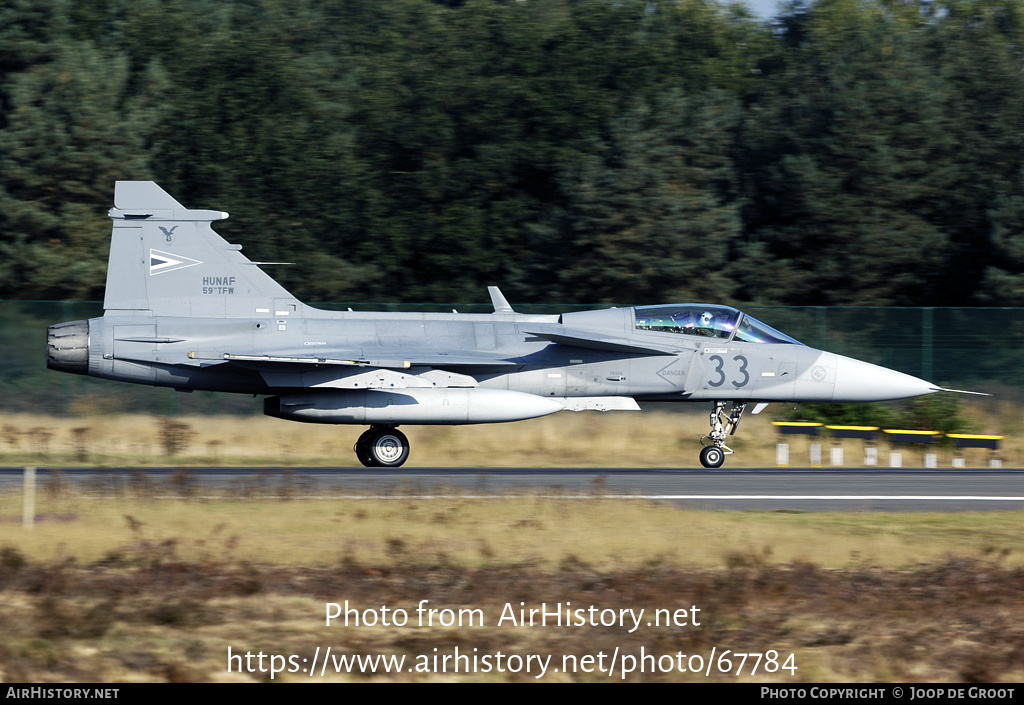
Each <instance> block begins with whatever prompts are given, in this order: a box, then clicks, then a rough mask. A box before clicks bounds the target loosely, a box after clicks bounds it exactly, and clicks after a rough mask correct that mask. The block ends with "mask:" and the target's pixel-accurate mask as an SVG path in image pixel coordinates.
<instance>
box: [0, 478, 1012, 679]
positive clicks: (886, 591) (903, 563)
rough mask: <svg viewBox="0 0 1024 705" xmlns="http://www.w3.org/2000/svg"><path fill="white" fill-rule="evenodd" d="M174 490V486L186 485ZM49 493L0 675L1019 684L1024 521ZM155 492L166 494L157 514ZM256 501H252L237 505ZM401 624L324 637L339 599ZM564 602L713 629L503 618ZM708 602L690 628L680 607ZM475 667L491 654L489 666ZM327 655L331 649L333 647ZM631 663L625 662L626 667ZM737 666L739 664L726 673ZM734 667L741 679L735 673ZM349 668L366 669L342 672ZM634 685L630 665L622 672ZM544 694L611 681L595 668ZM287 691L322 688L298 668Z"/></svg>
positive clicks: (1, 548)
mask: <svg viewBox="0 0 1024 705" xmlns="http://www.w3.org/2000/svg"><path fill="white" fill-rule="evenodd" d="M178 487H180V485H178ZM165 489H166V490H167V491H171V490H173V486H169V487H167V488H160V487H154V486H152V485H149V486H145V485H136V486H133V487H129V488H125V489H123V490H122V491H121V492H120V493H115V494H111V493H110V492H109V491H106V490H105V491H98V490H97V489H96V488H88V487H85V488H82V489H71V488H70V487H68V486H66V485H57V486H50V487H44V488H42V489H41V492H40V494H39V496H38V512H39V515H40V517H41V521H40V522H39V523H37V524H36V526H35V527H34V528H33V529H31V530H24V529H22V528H21V527H20V526H19V524H18V519H19V517H20V509H21V505H20V497H18V496H17V495H16V494H11V495H8V496H3V497H0V624H2V625H3V629H2V630H0V679H2V680H4V681H21V682H26V681H31V682H61V681H89V682H113V681H130V680H172V681H173V680H200V681H225V680H268V679H270V674H269V672H259V671H258V670H256V671H255V672H250V673H238V672H237V671H238V667H239V666H240V663H235V666H236V667H235V668H233V669H232V670H231V671H230V672H229V670H228V665H229V662H228V659H227V654H228V648H229V647H230V648H231V649H232V651H233V653H235V654H238V653H244V652H246V651H248V652H250V653H252V654H256V653H258V652H260V651H262V652H264V653H266V654H284V655H294V656H296V658H306V659H311V658H313V655H314V654H315V653H317V652H316V649H317V648H318V647H320V648H322V649H323V648H326V647H328V646H330V647H332V649H333V650H334V651H333V653H335V654H338V655H347V656H354V655H371V656H395V657H404V658H406V659H408V660H409V663H414V662H419V661H417V660H418V659H423V658H426V659H427V660H428V663H427V665H426V667H425V670H423V671H422V672H421V671H419V670H415V669H414V670H413V671H412V672H409V671H408V670H403V671H402V672H401V673H393V672H389V671H388V669H387V668H384V667H383V666H381V665H380V664H378V665H376V666H374V667H365V668H361V669H356V671H355V672H348V671H345V672H342V673H336V672H334V670H333V666H332V669H331V670H328V671H327V672H326V673H325V674H324V675H323V676H320V675H317V676H316V680H320V679H323V680H357V681H362V680H387V681H390V680H414V681H422V680H465V679H469V680H502V681H504V680H534V679H535V676H536V675H537V673H536V672H535V671H534V672H531V673H526V672H525V671H524V670H522V669H520V670H518V671H517V672H513V671H511V670H506V671H505V672H497V671H496V670H492V671H490V672H486V673H479V672H478V673H475V674H455V673H453V672H452V671H451V670H450V669H449V670H447V671H445V672H442V673H437V672H436V670H437V669H433V670H432V669H431V668H430V665H429V659H430V658H431V657H432V656H433V655H435V654H441V655H449V656H452V655H453V654H455V653H456V652H455V650H456V648H458V649H459V650H461V653H463V654H465V653H469V652H473V653H476V654H490V655H493V654H497V653H503V654H505V655H506V656H508V655H510V654H519V655H526V654H534V655H538V656H550V657H551V658H552V659H553V663H556V664H561V663H563V659H568V660H569V661H567V662H571V659H573V658H582V657H583V656H586V655H591V656H596V655H598V654H601V653H603V654H605V658H607V657H608V656H609V655H610V654H612V653H613V651H615V650H616V649H618V650H619V651H618V652H617V653H621V654H623V655H626V654H632V655H634V656H635V655H639V654H641V653H642V652H641V650H642V649H643V650H644V652H645V653H648V654H651V653H656V654H658V655H659V656H666V655H667V656H668V659H667V661H664V662H663V665H666V664H669V663H676V662H675V661H673V659H672V658H671V656H672V655H676V654H680V653H682V654H686V655H695V654H696V655H701V656H702V657H708V656H709V655H710V653H711V650H712V648H715V649H716V650H717V651H716V653H718V654H719V655H721V653H722V651H723V650H724V649H728V650H730V651H731V652H732V653H734V654H735V653H767V652H768V651H770V650H774V651H775V652H777V653H778V655H779V658H778V662H779V663H781V662H784V661H785V660H786V659H788V658H789V655H790V654H792V660H791V661H790V663H791V664H792V665H795V666H796V669H795V670H792V671H787V670H782V669H779V670H776V671H774V672H772V673H767V672H765V671H764V669H763V668H762V670H761V671H760V672H758V673H751V672H750V666H751V665H752V663H753V662H752V661H751V663H750V664H747V666H746V669H747V670H745V671H742V672H741V673H739V674H736V673H735V672H731V673H722V672H718V671H716V672H714V673H712V674H711V675H710V676H707V675H704V674H693V673H681V672H679V671H678V670H677V669H675V668H671V669H668V668H666V670H658V669H655V672H653V673H652V672H650V671H648V672H646V673H639V672H631V673H627V674H625V675H623V674H622V673H621V672H617V673H615V674H614V675H613V679H615V680H622V679H624V680H627V681H650V680H661V681H684V680H695V681H703V680H713V681H723V682H729V681H735V680H741V681H744V680H756V681H761V680H770V681H776V682H849V681H882V682H896V681H908V682H922V681H925V682H930V681H935V682H953V681H960V682H965V681H970V682H979V681H980V682H990V681H1016V680H1020V678H1021V677H1022V676H1024V662H1022V660H1021V659H1020V657H1019V655H1020V653H1021V649H1022V648H1024V628H1022V627H1021V626H1020V625H1019V619H1018V615H1019V614H1020V610H1021V608H1024V580H1022V578H1024V568H1022V563H1024V561H1022V559H1021V555H1020V554H1019V551H1018V548H1017V547H1018V544H1019V536H1020V535H1021V530H1022V528H1024V512H991V513H977V514H973V513H972V514H924V513H915V514H880V513H879V514H868V513H858V514H805V513H790V512H768V513H765V512H702V511H685V510H678V509H675V508H673V507H672V506H669V505H663V504H656V503H650V502H642V501H617V500H612V499H605V498H602V497H601V496H600V493H599V492H596V493H595V494H594V495H593V496H591V497H587V498H575V499H570V498H564V499H552V498H540V497H529V496H527V497H514V498H509V499H508V500H505V501H483V500H473V499H469V498H459V497H450V498H447V499H444V500H435V501H426V502H424V501H415V500H413V499H411V498H403V497H401V496H400V495H399V496H395V497H393V498H392V499H390V500H387V501H383V500H374V499H354V498H349V499H333V500H301V499H288V496H289V495H288V493H287V492H285V493H281V492H279V491H277V490H275V489H274V488H273V487H265V488H264V489H263V490H262V494H257V495H254V494H253V493H252V492H251V491H248V492H245V493H232V492H231V491H225V494H224V496H223V497H222V498H220V499H203V500H197V499H190V498H187V497H182V498H167V492H165V491H164V490H165ZM154 494H159V495H160V496H162V497H164V498H162V499H155V498H153V495H154ZM243 494H244V495H246V496H242V495H243ZM346 600H347V601H348V604H349V605H350V606H351V607H352V608H353V609H357V610H358V611H360V613H361V614H363V615H366V614H368V613H367V612H366V610H369V613H372V614H373V615H374V619H378V617H377V616H376V615H379V614H380V613H381V610H382V609H383V608H384V607H385V606H386V607H388V608H389V609H390V610H391V611H392V612H394V610H396V609H401V610H405V611H406V613H407V614H408V615H413V617H412V620H413V622H414V623H412V624H407V625H405V626H402V627H398V626H390V627H384V626H380V625H377V626H374V627H366V626H359V627H356V626H354V625H350V626H347V627H346V626H344V625H343V624H341V623H339V622H335V623H334V624H333V625H332V626H326V625H325V609H326V605H327V603H338V604H345V601H346ZM421 600H428V601H429V602H428V604H429V605H430V606H433V607H436V608H438V609H449V610H451V611H452V614H454V613H455V612H456V611H458V610H472V611H476V612H477V613H478V614H479V615H480V618H481V621H482V622H483V624H482V625H481V624H473V625H472V626H470V625H468V624H462V625H461V626H460V625H459V624H457V623H454V624H448V625H443V624H441V623H440V618H439V623H436V624H433V625H429V626H427V625H424V626H420V625H419V624H417V623H415V614H416V613H415V610H416V607H417V606H418V605H419V604H420V602H421ZM542 603H544V604H546V605H548V606H550V605H555V604H560V605H565V604H566V603H571V604H572V605H576V606H577V607H582V608H588V607H590V606H594V607H595V608H597V609H599V610H602V611H603V610H612V611H613V612H617V611H618V610H623V609H636V610H639V609H644V610H645V614H646V615H648V616H650V615H652V614H654V611H655V610H659V609H660V610H667V611H666V612H664V614H671V613H677V612H678V611H679V610H682V611H683V612H684V613H686V614H689V615H690V616H691V617H695V618H696V619H695V621H700V624H699V625H694V624H685V625H680V624H676V625H672V626H653V627H652V626H647V623H646V622H645V623H644V625H643V626H641V627H640V628H637V629H636V630H635V631H632V632H631V631H630V630H629V629H627V628H620V627H617V626H591V625H586V626H580V627H576V628H572V629H570V628H567V627H558V626H554V625H547V626H534V627H523V626H522V625H518V624H511V623H509V622H508V621H507V620H506V621H505V622H503V623H499V620H500V617H501V616H502V615H504V614H507V610H509V609H513V610H514V611H515V610H519V609H520V608H523V609H531V608H540V607H541V605H542ZM692 608H697V609H698V610H699V615H698V613H695V612H688V610H692ZM474 649H475V650H476V651H475V652H474V651H473V650H474ZM321 653H322V652H321ZM620 663H622V664H624V663H625V662H620ZM723 663H725V662H723ZM729 663H731V664H732V666H731V667H733V668H734V667H735V666H736V665H737V664H738V661H737V662H736V663H733V662H732V661H729ZM349 670H351V669H349ZM620 670H621V669H620ZM543 678H544V680H546V681H576V680H608V679H609V676H608V675H607V674H604V673H599V672H594V671H591V672H589V673H588V672H584V671H583V670H582V669H577V670H575V671H571V672H566V671H565V670H561V671H559V672H558V673H555V672H553V671H549V672H547V673H545V675H544V676H543ZM274 680H286V681H287V680H291V681H295V680H310V677H309V676H308V675H305V674H303V673H301V672H293V673H288V672H287V671H285V672H283V673H277V674H275V678H274Z"/></svg>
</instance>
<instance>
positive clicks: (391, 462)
mask: <svg viewBox="0 0 1024 705" xmlns="http://www.w3.org/2000/svg"><path fill="white" fill-rule="evenodd" d="M367 452H368V453H369V456H370V457H371V458H372V459H373V464H374V466H376V467H380V468H397V467H399V466H400V465H402V464H403V463H405V461H406V459H408V457H409V439H408V438H406V437H405V434H404V433H402V432H401V431H399V430H398V429H395V428H386V429H381V430H379V431H376V432H374V434H373V435H372V436H371V437H370V442H369V443H368V444H367Z"/></svg>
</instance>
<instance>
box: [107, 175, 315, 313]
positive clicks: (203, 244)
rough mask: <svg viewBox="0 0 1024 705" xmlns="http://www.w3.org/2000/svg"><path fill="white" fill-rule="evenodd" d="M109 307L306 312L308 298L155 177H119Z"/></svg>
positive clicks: (215, 215)
mask: <svg viewBox="0 0 1024 705" xmlns="http://www.w3.org/2000/svg"><path fill="white" fill-rule="evenodd" d="M109 216H110V218H111V220H113V221H114V227H113V233H112V235H111V241H110V260H109V263H108V267H107V287H106V295H105V298H104V300H103V308H104V309H105V310H107V311H108V312H117V313H125V314H130V313H131V312H134V311H138V312H143V311H144V312H145V313H146V314H147V315H155V316H204V317H214V318H236V317H250V316H253V315H268V314H269V315H292V316H294V315H300V314H301V311H302V309H303V305H302V304H301V303H300V302H299V301H298V300H297V299H295V297H293V296H292V295H291V294H290V293H288V291H286V290H285V289H284V288H283V287H282V286H281V285H280V284H278V283H277V282H275V281H274V280H273V279H272V278H271V277H270V276H269V275H268V274H266V273H265V272H263V271H262V270H261V269H259V267H257V266H256V263H254V262H251V261H250V260H249V259H248V258H246V257H245V256H244V255H243V254H242V253H241V252H240V250H241V249H242V247H241V245H231V244H228V242H227V241H225V240H224V238H222V237H221V236H220V235H218V234H217V233H216V232H214V230H213V228H212V227H211V225H210V223H212V222H213V221H215V220H223V219H225V218H227V217H228V214H227V213H224V212H221V211H209V210H190V209H188V208H185V207H184V206H183V205H181V204H180V203H178V202H177V201H176V200H175V199H174V198H173V197H171V195H170V194H168V193H167V192H166V191H164V190H163V189H162V188H160V187H159V186H157V185H156V184H155V183H154V182H152V181H118V182H117V183H116V184H115V186H114V207H113V208H111V209H110V212H109Z"/></svg>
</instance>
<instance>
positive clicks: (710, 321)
mask: <svg viewBox="0 0 1024 705" xmlns="http://www.w3.org/2000/svg"><path fill="white" fill-rule="evenodd" d="M714 320H715V316H714V315H713V314H712V313H711V312H710V311H705V312H704V313H702V314H700V320H699V321H698V323H697V325H698V326H699V327H700V328H713V327H714Z"/></svg>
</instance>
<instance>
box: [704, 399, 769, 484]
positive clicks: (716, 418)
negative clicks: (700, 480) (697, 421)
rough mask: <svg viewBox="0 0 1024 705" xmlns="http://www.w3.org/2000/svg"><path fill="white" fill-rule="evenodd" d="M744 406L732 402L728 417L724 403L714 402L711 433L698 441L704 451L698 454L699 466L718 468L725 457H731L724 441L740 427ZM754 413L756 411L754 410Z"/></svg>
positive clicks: (731, 450) (730, 452) (729, 449)
mask: <svg viewBox="0 0 1024 705" xmlns="http://www.w3.org/2000/svg"><path fill="white" fill-rule="evenodd" d="M746 406H747V405H746V404H740V403H739V402H733V404H732V410H731V411H730V412H729V415H728V416H726V414H725V402H724V401H716V402H715V406H714V408H712V409H711V433H709V434H708V435H706V436H704V437H703V438H701V439H700V442H701V443H702V444H703V445H704V449H703V450H701V452H700V464H701V465H703V466H704V467H706V468H720V467H722V463H724V462H725V456H727V455H731V454H732V453H733V449H732V448H730V447H729V446H727V445H725V439H726V437H728V436H731V435H732V434H734V433H736V427H737V426H739V425H740V419H741V418H742V417H743V409H745V408H746ZM754 411H755V412H757V411H758V409H754Z"/></svg>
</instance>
